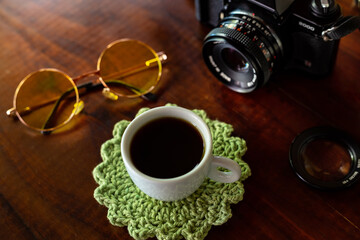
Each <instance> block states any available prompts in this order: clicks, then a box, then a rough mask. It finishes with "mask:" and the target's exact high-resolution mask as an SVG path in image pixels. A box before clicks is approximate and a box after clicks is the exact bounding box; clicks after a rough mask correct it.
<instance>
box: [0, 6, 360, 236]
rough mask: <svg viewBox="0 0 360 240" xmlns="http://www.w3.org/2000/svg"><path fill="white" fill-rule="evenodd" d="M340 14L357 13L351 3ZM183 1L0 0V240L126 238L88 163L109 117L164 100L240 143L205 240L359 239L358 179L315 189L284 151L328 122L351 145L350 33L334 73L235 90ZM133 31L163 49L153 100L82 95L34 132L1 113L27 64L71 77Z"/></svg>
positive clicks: (354, 85) (283, 76)
mask: <svg viewBox="0 0 360 240" xmlns="http://www.w3.org/2000/svg"><path fill="white" fill-rule="evenodd" d="M339 2H340V3H341V6H342V8H343V13H344V14H346V15H348V14H353V15H358V14H359V12H358V10H356V9H354V8H353V7H352V1H350V0H342V1H339ZM194 11H195V10H194V4H193V1H190V0H187V1H184V0H173V1H165V0H153V1H141V0H132V1H128V0H126V1H125V0H124V1H112V0H104V1H95V0H88V1H78V0H61V1H60V0H54V1H47V0H27V1H23V0H1V1H0V43H1V51H0V81H1V88H0V102H1V104H0V113H2V114H1V115H0V122H1V125H0V236H1V239H131V237H130V236H129V234H128V232H127V229H126V228H120V227H115V226H112V225H111V224H110V223H109V221H108V220H107V218H106V214H107V209H106V208H105V207H103V206H100V205H99V204H98V203H97V202H96V200H95V199H94V198H93V192H94V189H95V188H96V187H97V184H96V183H95V181H94V179H93V177H92V170H93V169H94V167H95V166H96V165H97V164H99V163H100V161H101V157H100V146H101V144H102V143H103V142H104V141H106V140H108V139H109V138H111V136H112V128H113V125H114V124H115V123H116V122H118V121H120V120H122V119H126V120H131V119H132V118H133V117H134V115H135V114H136V112H137V111H138V110H139V109H140V108H141V107H155V106H160V105H164V104H166V103H176V104H178V105H180V106H183V107H186V108H189V109H194V108H199V109H204V110H206V112H207V113H208V115H209V116H210V118H212V119H218V120H220V121H224V122H227V123H230V124H232V125H233V126H234V135H237V136H240V137H242V138H244V139H245V140H246V141H247V146H248V151H247V153H246V155H245V156H244V160H245V161H246V162H248V163H249V165H250V167H251V170H252V176H251V177H250V178H249V179H248V180H246V181H245V191H246V193H245V197H244V200H243V201H242V202H240V203H239V204H236V205H233V206H232V210H233V216H232V218H231V219H230V220H229V221H228V222H227V223H225V224H223V225H221V226H216V227H213V228H212V229H211V231H210V232H209V234H208V236H207V238H206V239H360V208H359V202H360V194H359V192H360V184H356V185H354V186H353V187H351V188H349V189H346V190H343V191H336V192H323V191H319V190H315V189H312V188H310V187H308V186H306V185H305V184H304V183H302V182H301V181H300V180H299V179H298V178H297V177H296V176H295V174H294V173H293V171H292V169H291V167H290V164H289V160H288V151H289V146H290V144H291V141H292V139H293V138H294V137H295V136H296V135H297V134H298V133H300V132H301V131H303V130H304V129H307V128H309V127H312V126H316V125H332V126H334V127H337V128H339V129H342V130H345V131H347V132H348V133H349V134H351V135H352V136H353V137H354V138H355V139H356V140H357V141H358V142H359V143H360V127H359V124H360V94H359V92H360V77H359V76H360V32H359V31H356V32H354V33H353V34H351V35H349V36H347V37H345V38H343V39H342V40H341V43H340V49H339V52H338V57H337V61H336V65H335V68H334V71H333V73H332V74H331V75H330V76H328V77H326V78H321V79H314V78H310V77H306V76H303V75H301V74H296V73H292V72H286V73H285V72H282V73H279V74H277V75H276V76H275V77H274V78H273V79H272V80H271V81H270V82H269V83H268V84H267V85H266V86H265V87H264V88H261V89H258V90H256V91H255V92H253V93H250V94H238V93H235V92H233V91H231V90H229V89H228V88H226V87H225V86H224V85H222V84H221V83H220V82H219V81H217V80H216V79H215V77H214V76H212V75H211V73H210V72H209V71H208V69H207V68H206V66H205V64H204V63H203V60H202V56H201V47H202V40H203V38H204V36H205V35H206V33H207V32H208V31H209V30H210V29H209V28H208V27H206V26H203V25H201V24H200V23H199V22H198V21H197V20H196V19H195V13H194ZM120 38H134V39H138V40H141V41H144V42H146V43H148V44H149V45H150V46H152V47H153V48H154V49H155V50H156V51H160V50H164V51H165V52H166V53H167V54H168V57H169V61H168V63H167V64H166V65H165V66H164V72H163V76H162V81H161V83H160V85H159V86H158V88H157V89H156V93H157V94H158V95H159V99H158V101H157V102H155V103H149V102H146V101H144V100H142V99H132V100H129V99H120V100H119V101H117V102H112V101H109V100H106V99H105V98H104V97H103V96H102V94H101V92H93V93H91V94H88V95H86V96H84V97H83V98H82V99H83V101H84V102H85V105H86V106H85V110H84V111H83V112H82V113H81V114H80V116H78V117H77V118H76V119H75V121H73V123H72V124H71V126H70V127H69V129H67V130H66V131H63V132H61V133H57V134H52V135H49V136H43V135H41V134H39V133H37V132H33V131H31V130H28V129H26V128H25V127H24V126H22V125H21V124H20V123H19V122H18V121H13V120H11V119H8V118H7V117H6V116H5V111H6V110H7V109H8V108H10V107H11V106H12V98H13V95H14V91H15V89H16V86H17V85H18V83H19V82H20V81H21V79H22V78H23V77H25V76H26V75H27V74H28V73H30V72H32V71H35V70H37V69H39V68H44V67H55V68H58V69H61V70H63V71H65V72H67V73H68V74H69V75H70V76H77V75H79V74H81V73H84V72H88V71H91V70H93V69H95V68H96V61H97V58H98V56H99V54H100V53H101V51H102V49H103V48H104V47H105V46H106V45H107V44H108V43H110V42H111V41H114V40H116V39H120Z"/></svg>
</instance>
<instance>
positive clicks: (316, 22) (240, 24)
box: [195, 0, 342, 93]
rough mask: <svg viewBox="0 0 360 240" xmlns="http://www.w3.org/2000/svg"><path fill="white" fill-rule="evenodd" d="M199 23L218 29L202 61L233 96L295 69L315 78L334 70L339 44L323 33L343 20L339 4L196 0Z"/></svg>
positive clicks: (206, 41) (295, 0) (312, 0)
mask: <svg viewBox="0 0 360 240" xmlns="http://www.w3.org/2000/svg"><path fill="white" fill-rule="evenodd" d="M195 6H196V16H197V18H198V20H199V21H201V22H203V23H205V24H208V25H210V26H212V27H215V28H213V29H212V30H211V31H210V32H209V34H208V35H207V36H206V37H205V39H204V45H203V57H204V60H205V63H206V64H207V66H208V67H209V69H210V70H211V72H212V73H213V74H214V75H215V76H216V77H217V78H218V79H219V80H220V81H222V82H223V83H224V84H225V85H227V86H228V87H230V88H231V89H233V90H234V91H237V92H241V93H246V92H251V91H253V90H254V89H256V88H258V87H261V86H263V85H264V84H265V83H266V82H267V81H268V80H269V78H270V76H271V75H272V73H273V72H276V71H278V70H281V69H295V70H300V71H301V72H305V73H309V74H311V75H315V76H321V75H326V74H328V73H330V72H331V70H332V69H333V67H334V63H335V59H336V55H337V50H338V45H339V40H338V39H337V40H332V41H328V39H326V38H325V37H324V32H326V31H327V29H330V28H331V27H332V26H333V25H334V24H335V23H336V22H337V21H339V19H340V18H341V17H342V14H341V9H340V7H339V5H338V4H336V3H335V2H334V1H326V0H325V1H324V0H273V1H269V0H195Z"/></svg>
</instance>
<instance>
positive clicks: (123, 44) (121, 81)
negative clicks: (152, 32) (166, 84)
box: [98, 40, 161, 97]
mask: <svg viewBox="0 0 360 240" xmlns="http://www.w3.org/2000/svg"><path fill="white" fill-rule="evenodd" d="M98 70H99V72H100V77H101V79H102V80H103V81H104V82H105V85H106V87H108V88H110V89H111V91H112V92H114V93H116V94H118V95H120V96H128V97H135V96H139V95H143V94H145V93H147V92H149V91H151V90H152V89H153V88H154V87H155V86H156V84H157V82H158V81H159V79H160V75H161V62H160V59H159V57H158V55H157V54H156V52H155V51H154V50H153V49H151V48H150V47H149V46H147V45H146V44H144V43H142V42H139V41H136V40H120V41H117V42H114V43H112V44H110V45H109V46H108V47H107V48H106V49H105V50H104V52H103V53H102V54H101V56H100V58H99V61H98Z"/></svg>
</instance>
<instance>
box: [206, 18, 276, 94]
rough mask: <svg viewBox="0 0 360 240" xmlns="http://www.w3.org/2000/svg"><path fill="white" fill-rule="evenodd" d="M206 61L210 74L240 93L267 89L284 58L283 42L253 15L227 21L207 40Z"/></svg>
mask: <svg viewBox="0 0 360 240" xmlns="http://www.w3.org/2000/svg"><path fill="white" fill-rule="evenodd" d="M203 57H204V60H205V63H206V65H207V66H208V67H209V69H210V70H211V72H212V73H213V74H214V75H215V76H216V77H217V78H218V79H219V80H220V81H222V82H223V83H224V84H225V85H226V86H228V87H229V88H231V89H232V90H234V91H237V92H240V93H246V92H251V91H253V90H255V89H256V88H258V87H260V86H262V85H264V84H265V83H266V82H267V81H268V80H269V78H270V76H271V73H272V72H273V70H274V68H275V67H276V63H277V62H278V60H279V59H281V57H282V47H281V42H280V40H279V39H278V37H277V35H276V34H275V33H274V31H273V30H271V28H270V27H269V26H267V25H266V24H264V23H263V21H262V20H261V19H259V18H257V17H255V16H254V15H253V14H249V15H248V14H246V13H241V14H240V13H236V14H231V15H229V16H228V17H226V18H224V19H223V20H222V21H221V22H220V24H219V26H218V27H217V28H214V29H213V30H212V31H210V33H209V34H208V35H207V36H206V38H205V40H204V45H203Z"/></svg>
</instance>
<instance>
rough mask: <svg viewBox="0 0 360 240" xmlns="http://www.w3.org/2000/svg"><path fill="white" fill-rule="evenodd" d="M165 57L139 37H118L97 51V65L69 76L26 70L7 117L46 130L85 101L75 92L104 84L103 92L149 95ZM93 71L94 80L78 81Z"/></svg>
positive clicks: (113, 96)
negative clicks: (76, 75)
mask: <svg viewBox="0 0 360 240" xmlns="http://www.w3.org/2000/svg"><path fill="white" fill-rule="evenodd" d="M166 59H167V56H166V54H164V53H163V52H159V53H156V52H155V51H154V50H153V49H152V48H151V47H149V46H148V45H146V44H145V43H143V42H140V41H137V40H132V39H121V40H117V41H115V42H112V43H110V44H109V45H108V46H107V47H106V48H105V50H104V51H103V52H102V53H101V55H100V57H99V59H98V62H97V70H95V71H92V72H89V73H85V74H82V75H80V76H78V77H75V78H71V77H69V76H68V75H67V74H66V73H64V72H62V71H60V70H58V69H54V68H44V69H40V70H38V71H36V72H33V73H30V74H29V75H27V76H26V77H25V78H24V79H23V80H22V81H21V82H20V84H19V85H18V87H17V89H16V91H15V95H14V100H13V107H12V108H11V109H9V110H7V111H6V114H7V115H8V116H11V117H14V118H18V119H19V120H20V121H21V122H22V123H23V124H24V125H25V126H27V127H29V128H31V129H35V130H38V131H40V132H41V133H43V134H49V133H51V132H52V131H54V130H56V129H58V128H61V127H63V126H64V125H65V124H67V123H68V122H69V121H70V120H71V119H72V118H73V117H74V116H75V115H76V114H78V113H79V112H81V110H82V109H83V107H84V103H83V102H82V101H81V100H80V97H79V92H81V91H82V89H84V90H83V91H84V92H87V91H89V90H94V89H98V88H103V90H102V92H103V94H104V96H105V97H107V98H110V99H112V100H117V99H118V97H128V98H134V97H142V98H144V99H147V100H152V99H153V98H154V95H153V94H152V93H151V91H152V90H153V89H154V88H155V86H156V85H157V83H158V82H159V80H160V76H161V71H162V66H161V63H162V62H164V61H166ZM89 76H96V77H97V78H96V80H95V81H91V82H87V83H83V84H80V85H76V82H77V81H78V80H80V79H83V78H85V77H89Z"/></svg>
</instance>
